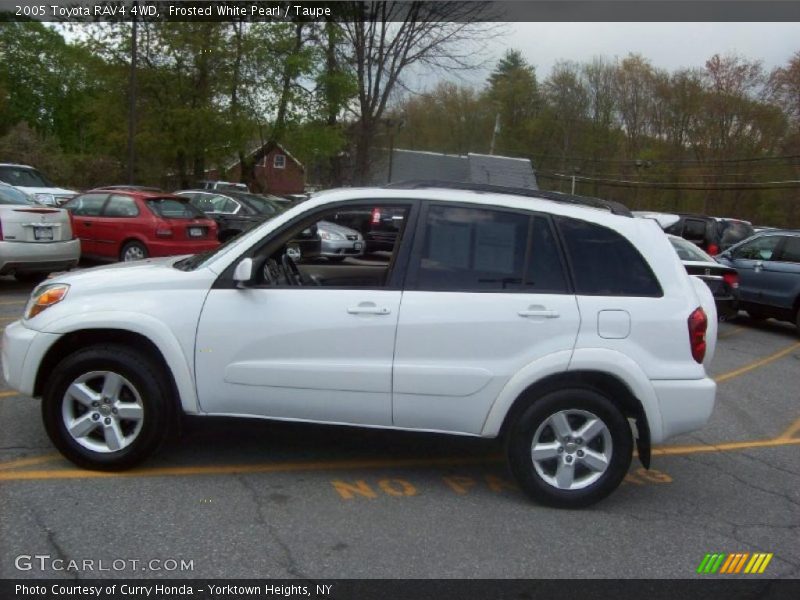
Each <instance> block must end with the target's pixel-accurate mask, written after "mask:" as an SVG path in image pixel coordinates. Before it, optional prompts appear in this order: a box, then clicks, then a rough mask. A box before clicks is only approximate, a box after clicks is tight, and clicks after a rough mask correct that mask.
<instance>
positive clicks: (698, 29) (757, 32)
mask: <svg viewBox="0 0 800 600" xmlns="http://www.w3.org/2000/svg"><path fill="white" fill-rule="evenodd" d="M506 28H507V29H506V34H505V35H503V36H502V37H501V38H500V39H499V40H497V41H495V42H494V43H493V44H492V46H491V47H490V49H489V52H488V54H487V59H488V61H489V62H490V63H491V64H494V63H496V62H497V59H499V57H500V56H502V55H503V53H504V52H505V50H506V49H508V48H515V49H518V50H520V51H521V52H522V54H523V56H525V58H526V59H527V60H528V62H530V63H531V64H532V65H534V66H535V67H536V73H537V76H538V77H539V79H540V80H541V79H544V78H545V77H547V75H548V74H549V72H550V69H551V68H552V66H553V64H555V63H556V62H557V61H559V60H573V61H576V62H588V61H591V60H592V58H593V57H594V56H604V57H606V58H609V59H612V60H613V59H614V58H615V57H619V58H623V57H625V56H626V55H627V54H628V53H631V52H634V53H639V54H641V55H643V56H644V57H645V58H648V59H650V61H651V62H652V63H653V65H655V66H656V67H662V68H666V69H669V70H675V69H678V68H681V67H700V68H702V67H703V65H704V64H705V61H706V60H707V59H709V58H710V57H711V56H713V55H714V54H715V53H719V54H726V53H738V54H741V55H743V56H745V57H747V58H751V59H757V60H761V61H763V63H764V66H765V68H766V69H767V70H771V69H772V68H774V67H776V66H782V65H784V64H785V63H786V62H787V61H788V59H789V58H790V57H791V56H792V54H794V53H795V52H797V51H799V50H800V23H508V24H507V25H506ZM490 71H491V68H489V69H484V70H480V71H478V72H475V73H473V74H471V75H468V76H467V77H466V78H465V79H466V82H469V83H477V84H480V83H482V82H483V81H485V79H486V76H487V75H488V73H489V72H490ZM440 76H441V75H440ZM445 78H446V79H452V77H448V76H445ZM433 82H434V83H435V80H433ZM419 83H421V84H423V86H424V87H431V86H430V83H431V80H429V79H428V75H427V74H426V75H425V76H422V77H420V79H419Z"/></svg>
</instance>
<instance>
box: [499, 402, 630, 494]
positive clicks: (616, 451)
mask: <svg viewBox="0 0 800 600" xmlns="http://www.w3.org/2000/svg"><path fill="white" fill-rule="evenodd" d="M562 411H573V412H574V413H578V412H579V411H580V412H583V413H591V414H592V415H594V416H596V417H598V418H599V419H600V420H601V421H602V422H603V424H604V425H605V426H606V431H607V432H608V434H610V446H611V452H610V455H611V458H610V460H608V462H607V466H606V467H605V470H604V471H603V472H602V474H600V475H599V476H597V478H596V479H595V480H594V481H591V482H590V483H588V484H587V485H586V486H585V487H582V488H579V489H560V488H559V487H557V485H556V484H555V483H548V481H547V480H546V479H545V478H543V477H542V475H540V473H539V472H538V471H537V469H536V467H535V466H534V460H533V457H532V444H533V439H534V436H535V435H536V434H537V431H539V432H540V439H541V440H546V439H547V436H548V434H549V433H552V432H554V430H553V429H552V427H550V426H549V425H546V424H545V423H546V422H548V421H549V419H550V417H551V416H554V415H556V414H557V413H561V412H562ZM582 418H583V417H582V415H581V414H570V416H569V417H568V422H569V423H570V425H571V426H574V427H575V428H577V429H580V426H581V419H582ZM584 423H585V421H584ZM598 438H599V439H598ZM562 439H563V438H562ZM607 439H608V438H606V437H605V436H603V435H598V436H597V437H595V438H592V439H591V440H589V442H588V443H587V444H586V445H583V446H581V445H578V446H577V447H576V446H574V445H573V446H570V447H569V451H564V450H563V449H564V448H565V446H564V445H562V446H561V448H562V450H560V451H558V452H559V453H558V455H557V456H556V457H555V458H552V459H548V460H547V461H545V463H544V464H541V463H540V468H542V470H543V472H544V473H545V475H549V476H553V477H554V478H555V474H556V471H555V469H556V468H557V465H558V464H559V463H560V462H561V461H562V460H563V461H567V460H570V461H571V465H572V469H573V471H572V472H573V473H574V475H575V477H576V481H577V482H578V483H579V484H580V482H581V481H590V480H591V477H594V476H595V475H593V473H596V472H594V471H591V470H590V469H588V467H587V466H586V465H585V464H584V462H583V461H584V460H588V457H587V458H586V459H583V458H580V459H579V458H577V457H578V456H585V455H586V454H588V450H590V449H591V450H596V451H597V450H598V448H600V450H607V449H606V448H604V445H605V442H606V441H607ZM573 440H574V438H573ZM584 442H585V441H584ZM546 443H554V444H555V445H559V439H558V438H557V437H554V438H553V440H550V441H549V442H546ZM580 448H585V449H586V450H580ZM507 451H508V461H509V465H510V467H511V471H512V473H513V474H514V476H515V478H516V479H517V481H518V482H519V484H520V487H521V488H522V490H523V491H524V492H525V493H526V494H528V495H529V496H530V497H531V498H533V499H534V500H536V501H537V502H540V503H542V504H546V505H548V506H554V507H557V508H583V507H585V506H589V505H591V504H594V503H595V502H598V501H600V500H602V499H603V498H605V497H606V496H608V495H609V494H610V493H611V492H613V491H614V490H615V489H616V488H617V487H618V486H619V484H620V483H621V482H622V480H623V478H624V477H625V475H626V473H627V472H628V469H629V468H630V464H631V457H632V456H633V433H632V431H631V427H630V425H629V423H628V420H627V419H626V418H625V416H624V415H623V414H622V413H621V412H620V410H619V409H618V408H617V407H616V406H615V405H614V404H613V403H612V402H611V401H610V400H609V399H608V398H607V397H606V396H604V395H602V394H601V393H599V392H597V391H594V390H591V389H582V388H575V389H565V390H558V391H555V392H551V393H549V394H546V395H544V396H542V397H541V398H538V399H536V400H534V401H533V402H531V404H530V405H529V406H528V407H527V408H526V409H524V410H523V411H522V412H521V413H520V415H519V416H518V418H517V419H516V421H515V422H514V423H513V424H512V427H511V430H510V432H509V437H508V440H507ZM568 455H569V458H568ZM551 465H552V467H553V472H551V473H548V472H547V471H545V470H544V467H547V468H548V469H549V468H550V466H551ZM565 465H566V463H565V464H564V465H562V466H565ZM584 471H586V475H584V474H583V473H584Z"/></svg>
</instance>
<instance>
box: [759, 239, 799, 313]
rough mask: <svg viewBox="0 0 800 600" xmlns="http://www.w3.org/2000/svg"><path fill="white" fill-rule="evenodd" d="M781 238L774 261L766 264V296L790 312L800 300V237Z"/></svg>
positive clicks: (774, 304) (764, 267) (777, 305)
mask: <svg viewBox="0 0 800 600" xmlns="http://www.w3.org/2000/svg"><path fill="white" fill-rule="evenodd" d="M780 237H781V243H780V244H779V245H778V247H777V249H776V251H775V256H774V257H773V259H774V260H771V261H768V262H767V263H765V264H764V266H763V269H764V271H763V273H762V274H764V275H766V278H765V280H766V283H765V287H766V289H765V294H766V296H767V298H768V299H769V301H770V302H771V303H772V304H773V306H776V307H780V308H782V309H787V310H790V309H793V308H795V307H796V303H797V300H798V298H800V235H783V236H780ZM789 316H790V317H791V316H793V315H791V314H790V315H789Z"/></svg>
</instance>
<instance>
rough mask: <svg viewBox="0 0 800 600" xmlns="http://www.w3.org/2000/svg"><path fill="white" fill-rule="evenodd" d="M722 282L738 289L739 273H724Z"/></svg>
mask: <svg viewBox="0 0 800 600" xmlns="http://www.w3.org/2000/svg"><path fill="white" fill-rule="evenodd" d="M722 281H724V282H725V283H727V284H728V285H729V286H730V287H731V288H733V289H736V288H738V287H739V274H738V273H723V274H722Z"/></svg>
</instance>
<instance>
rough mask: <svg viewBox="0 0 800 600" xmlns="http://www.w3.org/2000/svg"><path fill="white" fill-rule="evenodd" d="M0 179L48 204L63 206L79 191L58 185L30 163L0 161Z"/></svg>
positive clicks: (41, 202)
mask: <svg viewBox="0 0 800 600" xmlns="http://www.w3.org/2000/svg"><path fill="white" fill-rule="evenodd" d="M0 181H2V182H3V183H7V184H8V185H13V186H14V187H15V188H19V189H20V190H22V191H23V192H25V193H26V194H29V195H30V196H32V197H33V198H34V199H35V200H36V201H37V202H39V203H40V204H44V205H46V206H61V205H62V204H64V203H65V202H67V201H68V200H69V199H70V198H73V197H74V196H75V195H76V194H77V193H78V192H76V191H74V190H68V189H65V188H61V187H58V186H56V185H55V184H54V183H53V182H51V181H50V180H49V179H48V178H47V177H45V176H44V174H42V173H41V172H40V171H38V170H37V169H34V168H33V167H30V166H28V165H16V164H11V163H0Z"/></svg>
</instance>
